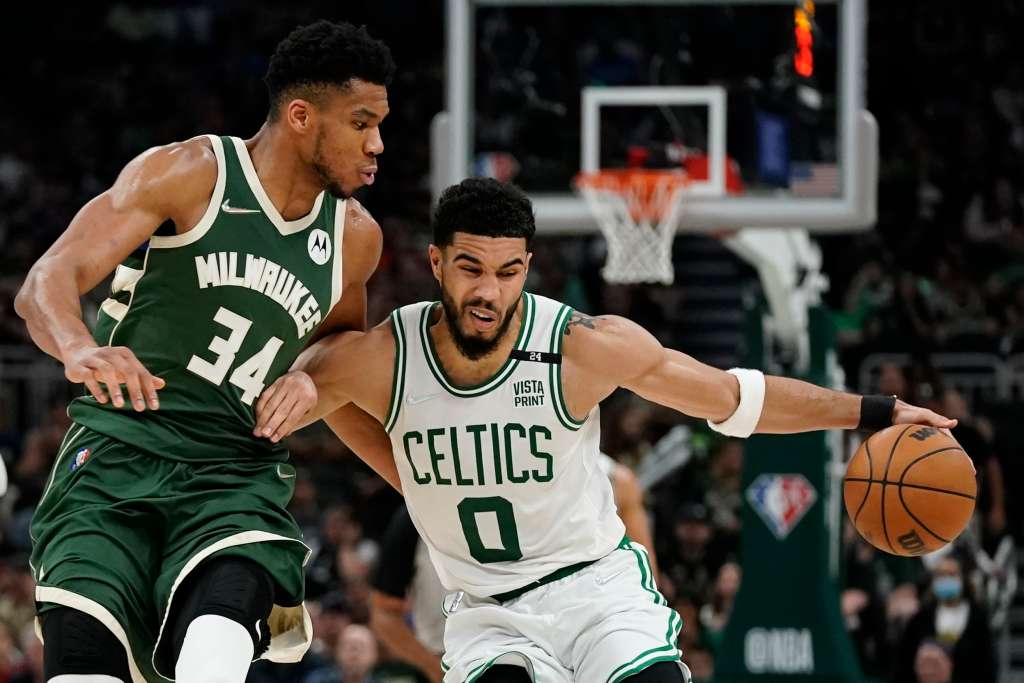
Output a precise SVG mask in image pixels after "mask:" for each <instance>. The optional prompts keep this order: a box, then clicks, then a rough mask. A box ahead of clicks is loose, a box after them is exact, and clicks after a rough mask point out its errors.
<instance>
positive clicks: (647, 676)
mask: <svg viewBox="0 0 1024 683" xmlns="http://www.w3.org/2000/svg"><path fill="white" fill-rule="evenodd" d="M683 670H684V667H681V666H680V665H679V662H658V663H657V664H652V665H650V666H649V667H647V668H646V669H644V670H643V671H641V672H640V673H637V674H633V675H632V676H630V677H629V678H625V679H623V681H622V683H689V682H690V677H689V675H687V674H684V673H683Z"/></svg>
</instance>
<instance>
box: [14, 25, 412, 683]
mask: <svg viewBox="0 0 1024 683" xmlns="http://www.w3.org/2000/svg"><path fill="white" fill-rule="evenodd" d="M393 72H394V63H393V61H392V59H391V54H390V52H389V50H388V48H387V46H385V45H384V44H383V43H381V42H380V41H377V40H374V39H373V38H371V37H370V36H369V35H368V34H367V32H366V31H365V29H363V28H356V27H354V26H351V25H349V24H344V23H329V22H326V21H321V22H318V23H316V24H312V25H310V26H306V27H302V28H299V29H296V30H295V31H294V32H293V33H292V34H291V35H289V36H288V37H287V38H286V39H285V40H284V41H282V42H281V43H280V44H279V45H278V47H277V49H276V51H275V53H274V55H273V57H272V58H271V60H270V63H269V68H268V71H267V76H266V83H267V86H268V89H269V92H270V110H269V114H268V117H267V121H266V123H265V124H264V126H263V127H262V128H261V129H260V130H259V132H257V134H256V135H255V136H254V137H252V138H251V139H249V140H241V139H238V138H232V137H217V136H212V135H210V136H202V137H197V138H193V139H191V140H188V141H186V142H180V143H174V144H170V145H166V146H163V147H157V148H154V149H151V150H149V151H147V152H145V153H143V154H142V155H140V156H139V157H138V158H136V159H135V160H133V161H132V162H130V163H129V164H128V165H127V166H126V167H125V169H124V170H123V171H122V172H121V174H120V176H119V177H118V179H117V180H116V182H115V183H114V185H113V186H112V187H111V188H110V189H109V190H107V191H106V192H104V193H103V194H101V195H99V196H98V197H96V198H95V199H93V200H92V201H90V202H89V203H88V204H86V205H85V207H84V208H82V210H81V211H79V213H78V215H77V216H75V218H74V220H73V221H72V222H71V224H70V226H69V227H68V229H67V230H66V232H65V233H64V234H63V235H62V236H61V237H60V238H59V239H58V240H57V242H56V243H55V244H54V245H53V246H52V247H51V248H50V249H49V250H48V251H47V252H46V254H45V255H44V256H43V257H42V258H41V259H40V260H39V262H38V263H37V264H36V265H35V266H34V267H33V268H32V270H31V272H30V273H29V275H28V278H27V280H26V282H25V284H24V286H23V287H22V289H21V291H20V292H19V294H18V298H17V302H16V306H17V310H18V312H19V314H20V315H21V316H22V317H23V318H24V319H25V320H26V321H27V323H28V328H29V330H30V332H31V334H32V337H33V339H34V340H35V341H36V343H37V344H38V345H39V347H40V348H42V349H43V350H44V351H46V352H47V353H49V354H50V355H52V356H54V357H56V358H57V359H59V360H60V361H62V362H63V363H64V366H65V372H66V374H67V377H68V379H70V380H71V381H72V382H78V383H84V384H85V385H86V387H87V388H88V393H89V395H87V396H85V397H83V398H79V399H76V400H75V401H73V402H72V404H71V406H70V409H69V412H70V415H71V417H72V418H73V420H74V424H73V426H72V428H71V430H70V431H69V432H68V434H67V436H66V437H65V439H64V443H63V445H62V446H61V448H60V451H59V453H57V455H56V462H55V464H54V468H53V472H52V474H51V475H50V478H49V482H48V485H47V487H46V489H45V491H44V493H43V496H42V499H41V500H40V503H39V506H38V508H37V510H36V514H35V518H34V520H33V524H32V537H33V543H34V547H33V553H32V566H33V571H34V573H35V579H36V582H37V586H38V588H37V593H36V600H37V603H38V605H39V616H40V621H41V633H42V637H43V639H44V643H45V645H44V648H45V662H46V677H47V679H48V680H50V681H59V682H61V683H74V682H76V681H79V682H86V681H90V682H91V681H96V682H100V681H133V682H141V681H161V680H171V679H177V680H179V681H187V682H188V683H201V682H205V681H237V682H239V683H240V682H241V681H242V680H243V679H244V678H245V675H246V672H247V670H248V668H249V663H250V662H251V661H252V660H253V659H254V658H257V657H261V656H265V657H267V658H269V659H272V660H275V661H295V660H297V659H298V658H300V657H301V656H302V654H303V653H304V652H305V649H306V647H307V646H308V642H309V636H310V634H309V630H310V622H309V618H308V615H306V613H305V610H304V609H303V608H302V607H301V605H302V599H303V568H302V565H303V562H304V560H305V558H306V555H307V552H308V549H307V547H306V546H305V545H304V544H303V542H302V539H301V534H300V531H299V529H298V527H297V526H296V524H295V522H294V521H293V519H292V518H291V516H290V515H289V514H288V512H287V511H286V506H287V504H288V501H289V500H290V498H291V495H292V490H293V484H294V477H295V470H294V469H293V468H292V467H291V466H290V465H289V464H288V462H287V460H288V453H287V451H286V450H285V449H284V447H283V446H282V445H281V444H280V443H279V440H280V439H279V437H278V436H276V435H275V434H273V433H272V432H268V433H263V432H256V431H254V426H255V420H254V414H253V411H254V405H255V402H256V401H257V399H259V398H260V397H261V394H262V395H263V396H264V397H268V396H269V398H267V401H268V402H269V403H270V404H272V405H273V406H275V407H280V406H284V408H285V409H286V408H287V407H288V406H290V405H292V404H293V403H294V402H295V396H294V395H293V392H291V391H290V390H289V389H288V387H289V386H292V384H281V383H275V380H277V379H278V378H279V377H281V376H283V375H285V373H287V371H288V368H289V366H291V364H292V362H293V361H294V360H295V358H296V356H297V355H298V354H299V352H300V351H301V350H302V348H303V347H304V346H305V345H306V344H307V343H309V342H310V341H311V340H313V339H315V338H317V337H320V336H323V335H324V334H326V333H328V332H331V331H336V330H344V329H365V323H366V320H365V316H366V303H365V298H366V287H365V283H366V280H367V278H368V277H369V276H370V274H371V273H372V272H373V270H374V269H375V268H376V265H377V260H378V258H379V255H380V250H381V235H380V229H379V227H378V226H377V224H376V223H375V222H374V220H373V219H372V218H371V217H370V216H369V214H368V213H366V211H364V210H363V209H362V208H361V207H360V206H359V204H358V203H357V202H356V201H355V200H353V199H348V197H349V196H350V195H351V193H352V192H353V191H354V190H356V189H357V188H359V187H361V186H363V185H367V184H370V183H372V182H373V180H374V174H375V173H376V171H377V157H378V155H380V154H381V153H382V152H383V149H384V147H383V142H382V138H381V133H380V129H379V126H380V123H381V121H382V120H383V119H384V117H385V116H386V115H387V114H388V101H387V90H386V86H387V84H388V82H389V81H390V79H391V76H392V74H393ZM140 245H142V246H141V247H140ZM111 272H113V284H112V293H111V295H110V297H109V298H108V299H107V300H106V301H104V302H103V304H102V306H101V311H100V314H99V320H98V321H97V323H96V325H95V327H94V329H93V330H92V332H91V333H90V331H89V330H88V329H87V327H86V325H85V323H84V322H83V320H82V311H81V308H80V305H79V297H80V295H82V294H83V293H85V292H87V291H89V290H91V289H92V288H93V287H95V286H96V285H97V284H98V283H99V282H101V281H102V280H103V279H104V278H106V277H107V276H108V275H109V274H110V273H111ZM268 385H273V386H272V387H271V388H270V389H268V390H267V391H264V387H267V386H268ZM299 386H300V387H301V384H300V385H299ZM366 420H367V421H370V420H371V418H369V417H368V416H367V417H366ZM346 424H347V425H349V426H350V427H351V428H352V429H354V430H355V432H352V433H351V436H352V438H353V442H354V443H355V442H359V436H360V434H359V429H360V428H359V418H358V416H356V417H353V416H352V415H349V419H348V420H347V421H346ZM353 425H354V426H353ZM385 444H386V441H385ZM361 450H363V452H366V449H361ZM383 452H384V453H385V454H388V453H387V451H386V450H385V451H383ZM377 464H378V466H379V467H381V468H382V472H383V474H384V476H385V477H387V478H389V479H390V480H391V481H393V482H396V481H397V480H396V478H395V476H394V465H393V463H392V462H391V461H390V458H388V460H387V461H386V462H384V461H382V462H380V463H377Z"/></svg>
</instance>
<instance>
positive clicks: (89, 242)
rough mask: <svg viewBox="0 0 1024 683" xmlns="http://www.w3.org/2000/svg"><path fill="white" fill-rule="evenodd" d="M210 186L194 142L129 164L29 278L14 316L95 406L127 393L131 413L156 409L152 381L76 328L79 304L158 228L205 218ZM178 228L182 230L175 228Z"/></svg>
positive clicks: (205, 154) (80, 325)
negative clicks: (85, 389)
mask: <svg viewBox="0 0 1024 683" xmlns="http://www.w3.org/2000/svg"><path fill="white" fill-rule="evenodd" d="M216 179H217V162H216V158H215V157H214V154H213V151H212V150H211V149H210V148H209V147H208V143H206V142H205V141H202V140H200V139H194V140H189V141H187V142H182V143H175V144H171V145H167V146H164V147H156V148H153V149H150V150H148V151H146V152H145V153H143V154H141V155H140V156H138V157H137V158H135V159H134V160H132V161H131V162H130V163H129V164H128V165H127V166H126V167H125V168H124V170H123V171H122V172H121V174H120V175H119V176H118V178H117V180H116V181H115V183H114V185H113V186H112V187H111V188H110V189H109V190H107V191H106V192H104V193H102V194H100V195H99V196H97V197H95V198H94V199H93V200H92V201H90V202H89V203H88V204H86V205H85V206H84V207H82V209H81V210H80V211H79V212H78V214H77V215H75V217H74V219H72V221H71V224H70V225H69V226H68V228H67V230H65V231H64V234H62V235H61V236H60V238H58V239H57V241H56V242H54V244H53V245H52V246H51V247H50V248H49V249H48V250H47V251H46V253H45V254H43V256H42V257H41V258H40V259H39V261H37V262H36V264H35V265H34V266H33V267H32V269H31V270H30V271H29V273H28V276H27V278H26V279H25V282H24V284H23V285H22V287H21V289H20V291H19V292H18V295H17V297H16V298H15V310H16V311H17V312H18V315H20V316H21V317H22V318H23V319H24V320H25V322H26V323H27V326H28V330H29V334H31V335H32V339H33V341H35V342H36V344H37V345H38V346H39V348H41V349H42V350H43V351H45V352H46V353H48V354H50V355H51V356H53V357H55V358H57V359H58V360H60V361H62V362H63V363H64V367H65V374H66V375H67V378H68V379H69V380H70V381H72V382H75V383H84V384H85V385H86V386H87V387H88V389H89V391H90V393H92V395H93V396H94V397H95V398H96V400H98V401H99V402H101V403H106V401H107V393H108V392H109V394H110V400H111V401H112V402H113V403H114V405H116V406H118V407H121V406H122V405H123V404H124V398H123V396H122V394H121V389H120V385H121V384H125V385H127V387H128V391H129V395H130V399H131V402H132V405H133V407H134V408H135V409H136V410H144V409H145V408H146V405H147V403H148V405H149V407H150V408H154V409H155V408H157V406H158V403H157V390H158V389H161V388H163V386H164V382H163V380H162V379H160V378H158V377H153V376H152V375H150V374H149V372H147V371H146V369H145V368H144V367H143V366H142V364H141V363H139V361H138V359H136V358H135V355H134V354H133V353H132V352H131V351H130V350H128V349H126V348H122V347H112V348H111V347H98V346H97V344H96V343H95V341H94V340H93V338H92V335H91V334H90V333H89V330H88V328H87V327H86V325H85V323H84V322H83V321H82V308H81V304H80V300H79V299H80V297H81V295H82V294H84V293H86V292H88V291H89V290H91V289H92V288H94V287H95V286H96V285H97V284H99V283H100V282H101V281H103V279H104V278H106V277H107V276H108V275H109V274H110V273H111V272H112V271H113V270H114V268H115V267H116V266H117V264H119V263H120V262H121V261H123V260H124V259H125V257H127V256H128V255H129V254H131V253H132V252H133V251H134V250H135V249H137V248H138V247H139V246H140V245H142V244H143V243H144V242H145V241H146V240H148V239H149V237H150V236H151V235H152V234H153V233H154V232H155V231H156V229H157V228H158V227H160V225H161V224H163V223H164V222H165V221H168V220H170V221H173V222H174V224H175V225H176V226H178V231H179V232H185V230H187V229H189V228H191V227H192V226H194V225H195V224H196V223H197V222H198V221H199V219H200V217H201V216H202V215H203V213H204V211H205V210H206V206H207V204H208V203H209V201H210V196H211V195H212V193H213V187H214V184H215V183H216ZM182 226H184V227H182Z"/></svg>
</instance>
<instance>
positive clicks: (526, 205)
mask: <svg viewBox="0 0 1024 683" xmlns="http://www.w3.org/2000/svg"><path fill="white" fill-rule="evenodd" d="M433 224H434V244H435V245H436V246H438V247H446V246H448V245H450V244H451V243H452V238H453V236H454V235H455V233H457V232H467V233H469V234H471V235H482V236H484V237H524V238H526V245H527V247H529V245H530V241H531V240H532V239H533V235H534V233H535V232H536V231H537V225H536V223H535V222H534V217H533V204H531V203H530V199H529V198H528V197H527V196H526V194H525V193H524V192H523V191H522V190H520V189H519V188H518V187H516V186H515V185H512V184H511V183H502V182H499V181H497V180H494V179H493V178H467V179H466V180H463V181H462V182H461V183H459V184H458V185H452V186H451V187H449V188H447V189H446V190H445V191H444V192H443V193H441V199H440V201H438V203H437V208H436V209H435V210H434V220H433Z"/></svg>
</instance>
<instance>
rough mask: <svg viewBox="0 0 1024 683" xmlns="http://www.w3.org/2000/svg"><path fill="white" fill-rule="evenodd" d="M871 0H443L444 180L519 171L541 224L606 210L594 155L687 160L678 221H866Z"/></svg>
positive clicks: (871, 165) (871, 179) (871, 157)
mask: <svg viewBox="0 0 1024 683" xmlns="http://www.w3.org/2000/svg"><path fill="white" fill-rule="evenodd" d="M866 15H867V7H866V0H831V1H830V0H825V1H820V2H810V1H808V0H800V1H799V2H796V1H794V0H703V1H698V0H613V1H609V0H604V1H602V0H448V17H447V31H448V35H447V49H448V60H447V87H448V90H447V105H446V106H447V111H446V112H445V113H443V114H441V115H439V117H438V119H437V120H435V123H434V127H433V129H432V148H433V154H434V157H433V160H432V163H433V172H432V184H433V188H434V191H435V193H436V192H438V191H439V190H440V189H441V188H443V187H445V186H447V185H448V184H451V183H454V182H458V181H459V180H461V179H462V178H464V177H467V176H472V175H491V176H495V177H499V178H502V179H507V180H513V181H514V182H516V183H517V184H519V185H520V186H521V187H523V188H524V189H525V190H526V191H527V192H528V193H529V194H530V196H531V199H532V200H533V201H534V206H535V209H536V212H537V219H538V228H539V229H540V230H541V231H542V232H553V233H586V232H593V231H596V230H597V224H596V223H595V221H594V219H593V218H592V216H591V215H590V213H589V212H588V211H587V208H586V205H585V203H584V202H583V200H582V199H581V198H580V197H579V196H578V195H577V194H576V193H574V192H573V187H572V180H573V177H574V176H575V175H576V174H577V173H578V172H580V171H581V170H587V169H593V168H594V167H599V168H609V167H622V166H626V165H636V164H642V165H652V166H655V167H671V166H672V165H682V166H684V167H685V168H687V170H688V171H691V172H692V171H694V169H696V172H697V173H699V174H701V175H699V176H696V177H694V182H693V183H691V186H690V190H689V192H688V194H689V196H688V197H687V200H686V203H685V207H684V209H683V211H682V213H681V219H680V227H681V229H685V230H693V231H714V230H721V229H735V228H743V227H779V226H794V227H806V228H808V229H810V230H812V231H814V232H841V231H853V230H861V229H867V228H870V227H871V226H872V225H873V223H874V220H875V198H876V187H875V186H876V184H877V155H878V147H877V144H878V143H877V129H876V126H875V124H874V120H873V118H872V117H871V116H870V114H869V113H867V112H866V111H864V90H865V84H864V71H865V69H864V55H865V48H864V40H865V28H866V26H865V25H866Z"/></svg>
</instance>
